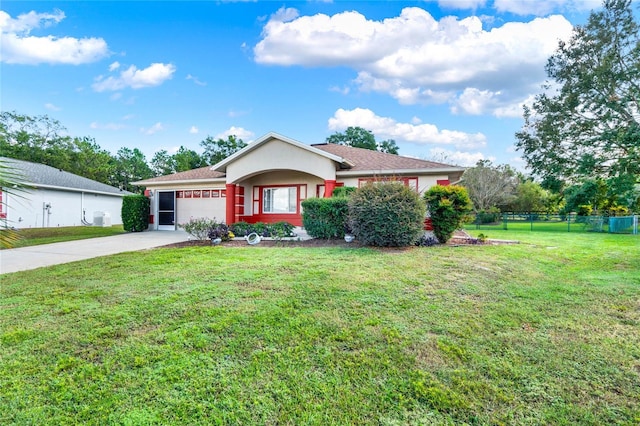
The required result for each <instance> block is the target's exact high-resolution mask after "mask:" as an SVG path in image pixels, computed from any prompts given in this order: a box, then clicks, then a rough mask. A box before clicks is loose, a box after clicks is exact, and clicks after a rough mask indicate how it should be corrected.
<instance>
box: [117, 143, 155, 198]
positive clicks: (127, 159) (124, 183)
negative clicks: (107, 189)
mask: <svg viewBox="0 0 640 426" xmlns="http://www.w3.org/2000/svg"><path fill="white" fill-rule="evenodd" d="M151 177H153V172H152V171H151V168H150V167H149V165H148V164H147V160H146V158H145V156H144V154H143V153H142V152H141V151H140V150H139V149H138V148H134V149H130V148H125V147H122V148H120V149H119V150H118V153H117V156H116V159H115V167H114V173H113V175H112V177H111V185H113V186H116V187H119V188H121V189H124V190H126V191H131V192H135V191H137V190H138V188H137V187H134V186H133V185H131V182H135V181H138V180H143V179H149V178H151Z"/></svg>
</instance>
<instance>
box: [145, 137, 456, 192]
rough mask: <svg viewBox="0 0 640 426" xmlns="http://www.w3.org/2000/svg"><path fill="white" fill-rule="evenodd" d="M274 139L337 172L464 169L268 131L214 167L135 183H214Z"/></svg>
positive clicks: (448, 170)
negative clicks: (332, 164) (331, 163)
mask: <svg viewBox="0 0 640 426" xmlns="http://www.w3.org/2000/svg"><path fill="white" fill-rule="evenodd" d="M272 140H281V141H283V142H285V143H288V144H291V145H293V146H296V147H298V148H301V149H304V150H306V151H309V152H312V153H314V154H316V155H319V156H321V157H324V158H328V159H330V160H333V161H335V162H336V163H337V165H338V170H337V172H336V173H337V175H338V176H348V175H365V174H372V175H374V174H379V173H384V172H387V173H420V172H421V173H425V172H433V173H451V174H452V175H453V176H454V177H455V176H456V175H457V174H460V175H461V174H462V172H464V170H465V169H464V168H463V167H458V166H452V165H449V164H443V163H437V162H434V161H427V160H420V159H418V158H411V157H403V156H400V155H394V154H387V153H384V152H378V151H371V150H368V149H363V148H353V147H350V146H344V145H336V144H330V143H322V144H314V145H306V144H303V143H302V142H298V141H296V140H294V139H291V138H288V137H286V136H282V135H280V134H278V133H274V132H271V133H267V134H266V135H264V136H262V137H261V138H260V139H257V140H256V141H254V142H252V143H250V144H249V145H247V146H246V147H244V148H243V149H241V150H240V151H238V152H236V153H235V154H233V155H231V156H229V157H227V158H225V159H224V160H222V161H221V162H219V163H218V164H214V165H213V166H206V167H201V168H199V169H194V170H189V171H186V172H180V173H174V174H170V175H165V176H159V177H155V178H151V179H145V180H141V181H138V182H133V184H135V185H151V184H159V185H162V184H165V183H166V184H179V183H198V182H203V183H204V182H211V181H213V180H220V181H224V180H225V176H226V174H225V172H226V169H227V165H229V164H230V163H232V162H234V161H235V160H237V159H238V158H241V157H243V156H245V155H247V154H248V153H250V152H251V151H253V150H255V149H256V148H258V147H260V146H261V145H264V144H266V143H268V142H269V141H272Z"/></svg>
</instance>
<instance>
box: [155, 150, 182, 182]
mask: <svg viewBox="0 0 640 426" xmlns="http://www.w3.org/2000/svg"><path fill="white" fill-rule="evenodd" d="M151 170H152V171H153V174H154V175H155V176H164V175H170V174H171V173H175V172H176V162H175V159H174V158H173V156H171V155H169V153H168V152H167V150H166V149H162V150H160V151H158V152H156V153H155V154H153V158H152V159H151Z"/></svg>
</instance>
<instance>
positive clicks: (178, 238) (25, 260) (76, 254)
mask: <svg viewBox="0 0 640 426" xmlns="http://www.w3.org/2000/svg"><path fill="white" fill-rule="evenodd" d="M188 239H189V235H188V234H187V233H186V232H184V231H145V232H131V233H127V234H122V235H115V236H112V237H100V238H90V239H86V240H77V241H68V242H65V243H54V244H44V245H40V246H32V247H22V248H16V249H9V250H0V274H8V273H10V272H17V271H26V270H28V269H36V268H41V267H43V266H51V265H58V264H60V263H69V262H75V261H76V260H84V259H91V258H94V257H100V256H108V255H110V254H116V253H122V252H127V251H137V250H146V249H150V248H154V247H160V246H165V245H167V244H173V243H179V242H182V241H187V240H188Z"/></svg>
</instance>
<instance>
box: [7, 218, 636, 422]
mask: <svg viewBox="0 0 640 426" xmlns="http://www.w3.org/2000/svg"><path fill="white" fill-rule="evenodd" d="M489 237H490V238H503V239H520V240H522V241H523V243H521V244H517V245H497V246H477V245H469V246H459V247H452V246H446V247H425V248H412V249H408V250H375V249H351V250H349V249H342V248H291V247H279V248H268V247H259V246H258V247H246V248H245V247H242V248H234V247H224V246H222V247H210V246H209V247H191V248H183V249H157V250H147V251H143V252H139V253H136V254H131V253H129V254H121V255H115V256H109V257H104V258H98V259H94V260H89V261H83V262H77V263H72V264H66V265H59V266H56V267H50V268H43V269H38V270H34V271H26V272H18V273H15V274H8V275H3V276H2V278H1V279H2V281H1V284H2V285H0V424H38V425H42V424H52V425H54V424H55V425H58V424H70V423H72V424H77V423H82V424H95V425H104V424H122V425H147V424H148V425H151V424H190V425H191V424H243V425H246V424H260V425H263V424H274V425H275V424H292V425H294V424H295V425H298V424H314V425H333V424H335V425H346V424H349V425H351V424H376V425H406V424H464V423H466V424H509V425H511V424H523V425H539V424H567V425H573V424H580V425H603V424H604V425H611V424H622V425H635V424H638V423H640V405H639V401H640V238H638V237H637V236H628V235H610V234H551V233H531V232H512V231H507V232H504V233H500V234H499V232H498V231H495V232H493V231H492V232H490V233H489Z"/></svg>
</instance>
